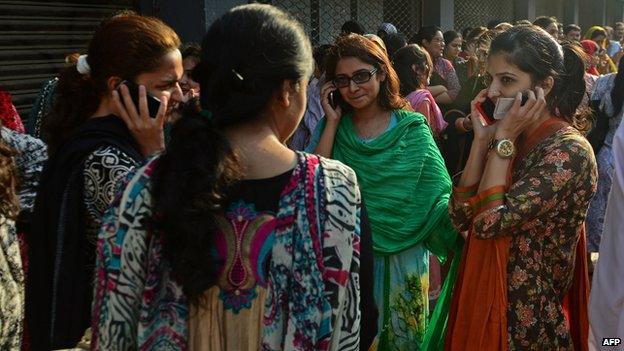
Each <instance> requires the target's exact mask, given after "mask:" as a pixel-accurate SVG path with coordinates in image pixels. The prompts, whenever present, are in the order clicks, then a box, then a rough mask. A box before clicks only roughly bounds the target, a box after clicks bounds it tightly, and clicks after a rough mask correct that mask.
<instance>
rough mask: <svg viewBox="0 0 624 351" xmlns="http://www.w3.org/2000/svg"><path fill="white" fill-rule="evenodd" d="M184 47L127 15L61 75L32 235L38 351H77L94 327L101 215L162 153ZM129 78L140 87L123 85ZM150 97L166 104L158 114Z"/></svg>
mask: <svg viewBox="0 0 624 351" xmlns="http://www.w3.org/2000/svg"><path fill="white" fill-rule="evenodd" d="M179 46H180V40H179V39H178V36H177V35H176V33H175V32H174V31H173V30H172V29H171V28H169V27H168V26H167V25H165V24H164V23H163V22H161V21H160V20H157V19H154V18H149V17H143V16H139V15H134V14H131V13H126V14H121V15H118V16H115V17H113V18H111V19H109V20H106V21H104V22H102V24H101V25H100V27H99V28H98V29H97V30H96V31H95V33H94V35H93V38H92V39H91V42H90V44H89V49H88V53H87V55H82V56H80V57H79V58H78V61H77V62H76V64H75V65H73V66H70V67H68V68H67V69H66V70H65V71H63V72H62V73H61V76H60V80H59V83H58V87H57V92H58V97H57V99H56V102H55V105H54V108H53V111H52V113H51V115H50V116H49V118H47V119H46V120H45V121H44V125H43V133H44V136H45V140H47V141H48V143H49V153H50V160H49V162H48V164H47V165H46V166H45V168H44V171H43V174H42V179H41V183H40V188H39V193H38V195H37V199H36V204H35V211H34V214H33V216H34V218H33V221H32V222H33V229H32V233H30V234H29V235H28V236H27V241H28V246H29V257H30V270H29V275H28V281H27V284H26V315H27V318H26V320H27V323H28V324H27V327H28V333H29V335H30V344H31V348H32V349H35V350H44V349H46V350H49V349H57V348H71V347H75V346H76V344H77V343H78V341H79V340H80V339H81V337H82V336H83V334H84V333H85V330H86V329H87V328H88V327H89V324H90V310H91V296H92V291H93V288H92V283H91V282H92V280H93V268H94V265H95V262H94V257H95V241H96V237H97V232H98V230H99V228H100V224H101V218H102V215H103V213H104V211H105V210H106V208H107V207H108V206H109V204H110V202H111V201H112V199H113V197H114V195H115V192H116V190H117V187H118V183H119V181H120V180H123V179H124V178H125V177H126V176H127V174H128V173H129V172H130V171H131V170H132V169H133V168H134V167H136V166H137V165H138V164H140V163H141V162H143V160H144V159H145V158H146V157H148V156H150V155H151V154H153V153H155V152H158V151H160V150H162V149H163V145H164V141H163V123H164V121H165V118H166V116H167V113H168V111H169V110H170V109H171V108H172V107H173V106H175V104H176V102H177V101H179V100H180V98H181V92H180V87H179V85H178V80H179V79H180V78H181V76H182V71H183V68H182V58H181V55H180V52H179V50H178V47H179ZM124 80H127V81H130V82H132V83H134V84H135V85H137V86H139V87H138V88H137V90H138V91H136V90H135V91H134V92H129V91H128V87H127V86H125V85H123V84H122V85H121V86H120V83H121V82H122V81H124ZM148 93H149V94H151V95H153V96H156V97H158V98H159V99H160V100H161V102H162V103H161V105H160V108H159V110H158V112H157V113H152V116H150V112H149V109H148V102H147V94H148ZM131 95H133V96H134V100H135V101H138V106H137V105H136V104H135V103H134V102H133V97H132V96H131Z"/></svg>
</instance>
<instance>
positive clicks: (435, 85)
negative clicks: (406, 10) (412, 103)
mask: <svg viewBox="0 0 624 351" xmlns="http://www.w3.org/2000/svg"><path fill="white" fill-rule="evenodd" d="M412 43H415V44H418V45H420V46H422V47H423V48H425V50H427V52H428V53H429V55H430V56H431V60H433V69H434V74H433V75H432V77H431V85H430V86H429V90H430V91H431V94H432V95H433V97H434V98H435V99H436V102H437V103H438V104H443V105H448V104H450V103H452V102H453V101H454V100H455V98H456V97H457V94H458V93H459V90H460V89H461V85H460V83H459V78H457V73H456V72H455V68H453V64H452V63H451V62H450V61H449V60H447V59H445V58H444V57H442V54H443V51H444V37H443V36H442V31H441V30H440V28H438V27H435V26H425V27H422V28H421V29H420V31H418V33H417V34H416V35H415V36H414V38H413V39H412Z"/></svg>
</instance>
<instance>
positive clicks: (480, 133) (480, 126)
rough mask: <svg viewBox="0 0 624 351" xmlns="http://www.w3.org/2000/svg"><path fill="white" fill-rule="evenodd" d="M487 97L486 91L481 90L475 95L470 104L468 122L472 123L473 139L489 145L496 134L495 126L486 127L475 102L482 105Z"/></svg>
mask: <svg viewBox="0 0 624 351" xmlns="http://www.w3.org/2000/svg"><path fill="white" fill-rule="evenodd" d="M486 95H487V89H483V90H481V91H480V92H479V94H477V97H475V98H474V100H472V102H470V120H471V121H472V129H473V130H474V139H475V141H477V142H480V143H486V144H489V143H490V141H491V140H492V138H494V132H496V126H495V125H488V124H487V123H486V122H485V118H483V115H481V112H479V110H478V109H477V102H478V103H483V102H484V101H485V98H486Z"/></svg>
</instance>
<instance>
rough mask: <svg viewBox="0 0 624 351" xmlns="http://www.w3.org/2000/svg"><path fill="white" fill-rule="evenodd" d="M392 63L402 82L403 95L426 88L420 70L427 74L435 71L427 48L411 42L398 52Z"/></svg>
mask: <svg viewBox="0 0 624 351" xmlns="http://www.w3.org/2000/svg"><path fill="white" fill-rule="evenodd" d="M392 63H393V65H394V69H395V70H396V72H397V75H398V77H399V81H400V83H401V95H403V96H407V95H409V94H410V93H411V92H413V91H415V90H417V89H424V88H426V87H425V86H424V85H423V84H422V82H421V81H420V80H419V76H418V71H421V72H422V73H423V74H425V75H427V76H430V75H431V72H432V71H433V63H432V61H431V56H429V53H428V52H427V50H425V49H423V48H421V47H420V46H418V45H416V44H409V45H407V46H405V47H403V48H401V49H399V51H397V52H396V55H395V56H394V61H392ZM412 65H415V66H416V71H414V70H413V69H412Z"/></svg>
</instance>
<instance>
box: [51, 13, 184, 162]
mask: <svg viewBox="0 0 624 351" xmlns="http://www.w3.org/2000/svg"><path fill="white" fill-rule="evenodd" d="M179 46H180V39H179V38H178V36H177V34H176V33H175V32H174V31H173V29H171V28H170V27H169V26H167V25H166V24H164V23H163V22H162V21H160V20H159V19H156V18H152V17H145V16H139V15H136V14H134V13H131V12H127V13H121V14H119V15H117V16H115V17H112V18H110V19H108V20H106V21H104V22H102V23H101V24H100V26H99V27H98V28H97V29H96V31H95V33H94V34H93V38H91V42H90V43H89V49H88V51H87V55H88V56H87V62H88V64H89V67H90V72H89V73H88V74H80V73H79V72H78V70H77V69H76V58H77V55H74V56H73V57H71V58H70V60H71V62H70V66H69V67H67V68H66V69H64V70H63V71H62V72H61V75H60V77H59V82H58V86H57V94H56V100H55V104H54V106H53V109H52V111H51V113H50V115H49V116H48V118H46V119H44V121H43V126H42V129H43V130H42V132H43V133H42V137H43V139H44V140H45V141H46V143H47V144H48V150H49V152H50V153H51V154H53V153H54V152H56V150H57V148H58V147H59V146H60V145H61V144H62V143H63V141H64V140H65V139H66V138H67V137H68V136H69V135H70V134H71V133H72V132H73V131H74V130H75V129H76V128H77V127H79V126H80V125H81V124H82V123H83V122H85V121H86V120H87V118H89V117H91V115H92V114H93V113H95V111H96V110H97V108H98V107H99V105H100V101H101V99H102V98H103V97H104V96H105V94H107V91H108V83H107V81H108V79H109V78H110V77H112V76H118V77H120V78H122V79H135V78H136V76H138V75H139V74H141V73H144V72H150V71H152V70H154V69H156V68H158V66H159V64H160V59H161V58H162V57H163V56H164V55H166V54H168V53H169V52H171V51H173V50H176V49H177V48H178V47H179Z"/></svg>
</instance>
